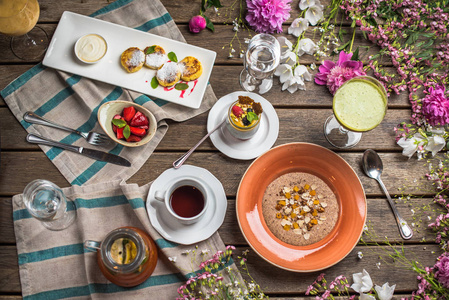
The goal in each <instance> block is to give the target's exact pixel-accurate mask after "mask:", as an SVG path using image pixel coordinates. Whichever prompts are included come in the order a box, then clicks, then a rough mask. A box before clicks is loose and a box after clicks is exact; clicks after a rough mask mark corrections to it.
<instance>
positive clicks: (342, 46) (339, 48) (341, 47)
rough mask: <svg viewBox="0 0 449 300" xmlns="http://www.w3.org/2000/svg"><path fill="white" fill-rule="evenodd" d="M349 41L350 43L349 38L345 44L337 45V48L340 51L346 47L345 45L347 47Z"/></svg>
mask: <svg viewBox="0 0 449 300" xmlns="http://www.w3.org/2000/svg"><path fill="white" fill-rule="evenodd" d="M350 43H351V40H349V41H347V42H346V43H345V44H343V45H341V46H340V47H338V48H337V50H338V51H341V50H343V49H346V47H348V46H349V44H350Z"/></svg>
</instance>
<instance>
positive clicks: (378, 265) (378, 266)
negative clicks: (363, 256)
mask: <svg viewBox="0 0 449 300" xmlns="http://www.w3.org/2000/svg"><path fill="white" fill-rule="evenodd" d="M376 267H377V268H378V269H379V270H380V262H378V263H377V264H376Z"/></svg>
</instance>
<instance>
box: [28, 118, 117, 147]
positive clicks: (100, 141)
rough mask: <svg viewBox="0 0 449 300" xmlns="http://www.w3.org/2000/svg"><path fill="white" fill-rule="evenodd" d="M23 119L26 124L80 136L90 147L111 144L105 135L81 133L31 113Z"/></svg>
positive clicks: (91, 132)
mask: <svg viewBox="0 0 449 300" xmlns="http://www.w3.org/2000/svg"><path fill="white" fill-rule="evenodd" d="M23 119H24V120H25V121H26V122H28V123H32V124H38V125H44V126H50V127H54V128H57V129H61V130H65V131H68V132H72V133H75V134H78V135H80V136H82V137H83V138H85V139H86V141H87V142H88V143H89V144H92V145H96V146H101V145H105V144H108V143H110V142H112V140H111V139H110V138H109V137H108V136H107V135H105V134H101V133H98V132H93V131H90V132H83V131H79V130H76V129H72V128H69V127H65V126H63V125H59V124H56V123H53V122H51V121H49V120H47V119H44V118H42V117H40V116H38V115H36V114H35V113H33V112H31V111H28V112H26V113H25V114H24V115H23Z"/></svg>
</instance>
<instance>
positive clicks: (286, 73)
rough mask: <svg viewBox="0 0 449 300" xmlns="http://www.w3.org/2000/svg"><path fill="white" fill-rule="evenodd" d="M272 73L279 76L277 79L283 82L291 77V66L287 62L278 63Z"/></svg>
mask: <svg viewBox="0 0 449 300" xmlns="http://www.w3.org/2000/svg"><path fill="white" fill-rule="evenodd" d="M274 75H276V76H279V81H280V82H281V83H284V82H286V81H287V80H289V79H290V78H292V77H293V71H292V66H290V65H288V64H282V65H279V66H278V67H277V68H276V71H275V72H274ZM282 90H284V89H282Z"/></svg>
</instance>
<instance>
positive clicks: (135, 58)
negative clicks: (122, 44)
mask: <svg viewBox="0 0 449 300" xmlns="http://www.w3.org/2000/svg"><path fill="white" fill-rule="evenodd" d="M120 62H121V64H122V66H123V67H124V68H125V70H126V71H128V72H129V73H134V72H137V71H139V70H140V69H142V67H143V64H144V62H145V54H144V53H143V51H142V50H140V49H139V48H137V47H131V48H128V49H126V50H125V51H124V52H123V53H122V55H121V57H120Z"/></svg>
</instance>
